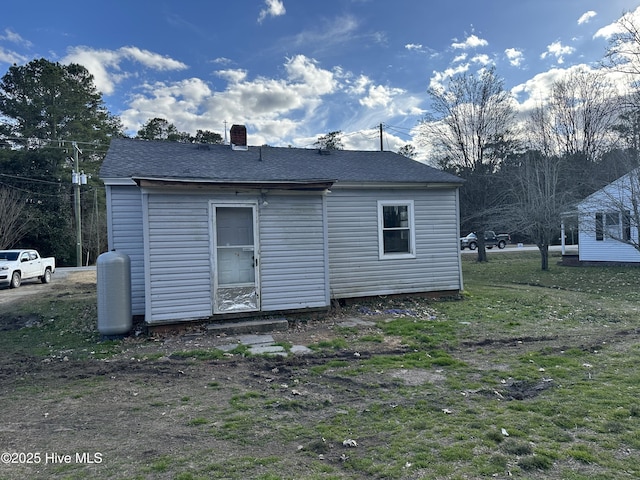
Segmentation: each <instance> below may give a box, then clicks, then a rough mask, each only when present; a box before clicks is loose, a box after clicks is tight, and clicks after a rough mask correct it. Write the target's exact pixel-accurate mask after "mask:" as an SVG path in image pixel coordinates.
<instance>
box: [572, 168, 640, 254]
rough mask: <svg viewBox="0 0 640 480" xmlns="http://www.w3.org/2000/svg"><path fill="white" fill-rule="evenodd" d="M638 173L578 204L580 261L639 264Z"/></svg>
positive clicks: (639, 193)
mask: <svg viewBox="0 0 640 480" xmlns="http://www.w3.org/2000/svg"><path fill="white" fill-rule="evenodd" d="M639 174H640V170H637V169H636V170H633V171H631V172H630V173H628V174H626V175H624V176H622V177H620V178H618V179H617V180H615V181H613V182H612V183H610V184H609V185H606V186H605V187H603V188H601V189H600V190H598V191H596V192H594V193H592V194H591V195H589V196H588V197H587V198H585V199H584V200H583V201H581V202H580V203H579V204H578V231H579V235H578V239H579V245H580V248H579V258H580V261H581V262H612V263H637V262H640V251H638V249H637V248H636V246H637V245H638V220H639V219H638V214H639V213H640V210H639V208H640V207H638V205H637V202H639V201H640V177H639ZM634 203H636V205H635V206H634Z"/></svg>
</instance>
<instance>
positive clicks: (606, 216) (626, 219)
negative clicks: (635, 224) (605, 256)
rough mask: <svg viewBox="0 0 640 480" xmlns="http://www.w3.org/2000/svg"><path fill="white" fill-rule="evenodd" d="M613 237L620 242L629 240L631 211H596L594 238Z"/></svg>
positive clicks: (599, 239)
mask: <svg viewBox="0 0 640 480" xmlns="http://www.w3.org/2000/svg"><path fill="white" fill-rule="evenodd" d="M606 238H613V239H615V240H619V241H622V242H628V241H630V240H631V212H630V211H629V210H625V211H623V212H597V213H596V240H598V241H603V240H605V239H606Z"/></svg>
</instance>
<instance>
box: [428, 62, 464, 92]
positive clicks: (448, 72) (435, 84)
mask: <svg viewBox="0 0 640 480" xmlns="http://www.w3.org/2000/svg"><path fill="white" fill-rule="evenodd" d="M467 71H469V64H468V63H463V64H460V65H458V66H457V67H450V68H447V69H445V70H444V71H442V72H435V71H434V72H433V76H432V77H431V80H430V81H429V88H436V89H439V88H444V83H445V82H446V81H447V80H448V79H450V78H451V77H453V76H455V75H458V74H460V73H465V72H467Z"/></svg>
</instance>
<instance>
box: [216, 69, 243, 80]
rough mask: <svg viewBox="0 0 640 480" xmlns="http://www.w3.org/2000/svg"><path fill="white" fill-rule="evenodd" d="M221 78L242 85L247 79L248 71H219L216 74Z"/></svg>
mask: <svg viewBox="0 0 640 480" xmlns="http://www.w3.org/2000/svg"><path fill="white" fill-rule="evenodd" d="M216 75H218V76H219V77H220V78H223V79H224V80H226V81H227V82H229V83H240V82H242V81H243V80H244V79H245V78H247V71H246V70H219V71H217V72H216Z"/></svg>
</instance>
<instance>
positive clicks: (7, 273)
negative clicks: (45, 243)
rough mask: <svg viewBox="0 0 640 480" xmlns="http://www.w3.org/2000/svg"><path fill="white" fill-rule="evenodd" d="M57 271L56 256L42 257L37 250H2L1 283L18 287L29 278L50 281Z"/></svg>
mask: <svg viewBox="0 0 640 480" xmlns="http://www.w3.org/2000/svg"><path fill="white" fill-rule="evenodd" d="M55 271H56V260H55V258H53V257H47V258H42V257H41V256H40V254H39V253H38V252H37V251H35V250H0V285H4V284H9V288H18V287H19V286H20V284H21V283H22V280H27V279H29V278H39V279H40V281H41V282H42V283H49V282H50V281H51V275H52V274H53V272H55Z"/></svg>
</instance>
